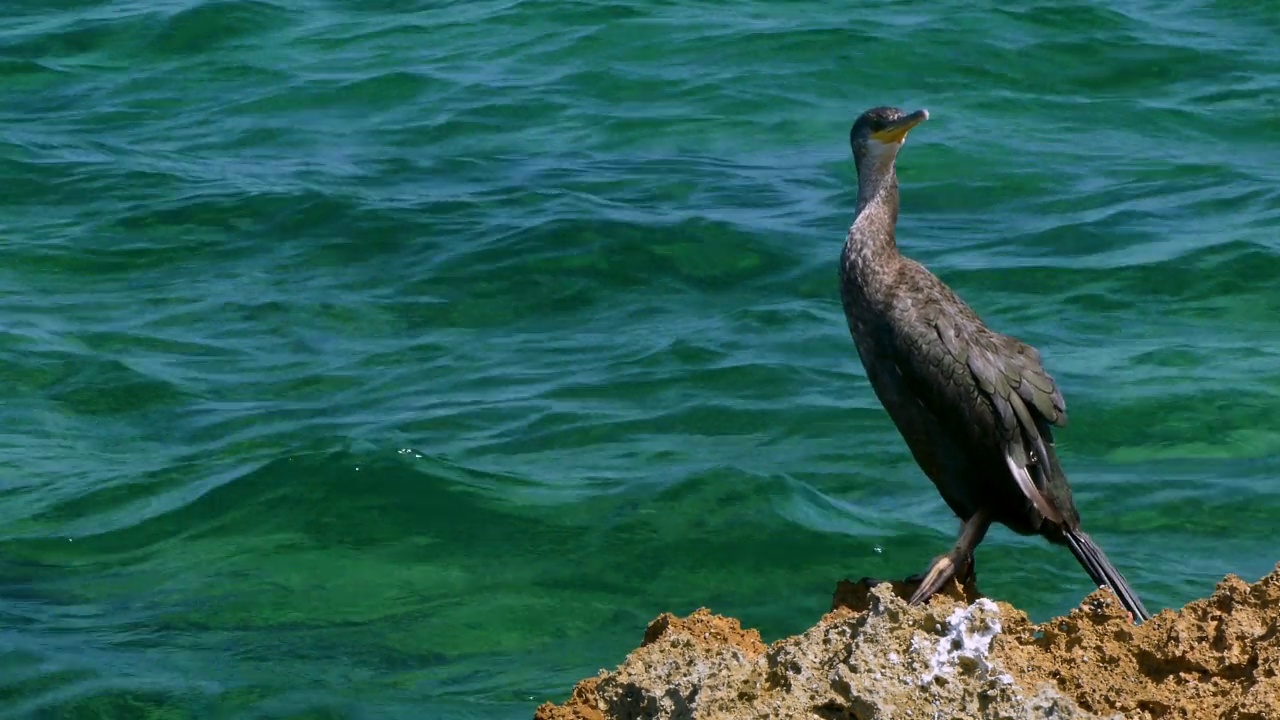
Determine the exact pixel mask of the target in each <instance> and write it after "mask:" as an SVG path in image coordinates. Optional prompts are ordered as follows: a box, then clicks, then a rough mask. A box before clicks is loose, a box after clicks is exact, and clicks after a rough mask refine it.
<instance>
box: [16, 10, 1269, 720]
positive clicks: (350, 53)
mask: <svg viewBox="0 0 1280 720" xmlns="http://www.w3.org/2000/svg"><path fill="white" fill-rule="evenodd" d="M1005 5H1006V4H1004V3H990V2H986V3H978V4H974V3H967V2H965V3H960V2H941V3H939V2H930V3H926V2H894V3H889V4H885V3H857V4H854V3H843V4H842V3H835V4H832V3H817V2H792V3H785V4H784V3H767V2H760V1H759V0H747V2H735V3H727V2H709V3H694V2H689V1H688V0H672V1H670V2H657V1H656V0H643V1H641V0H631V1H629V2H620V3H611V4H606V3H599V2H596V3H589V2H570V1H563V2H549V1H545V0H544V1H531V2H510V1H508V2H466V3H445V2H438V1H427V2H417V3H413V2H402V3H390V2H356V1H355V0H330V1H327V2H320V1H319V0H315V1H310V2H304V1H302V0H298V1H296V2H288V3H285V2H251V1H243V0H224V1H222V2H201V1H199V0H185V1H183V2H154V1H148V2H142V1H141V0H135V1H133V2H127V1H119V2H110V3H108V2H76V1H74V0H66V1H64V2H58V3H45V2H40V3H37V2H35V1H34V0H20V1H17V2H10V3H8V4H7V5H6V13H5V15H6V22H4V23H3V24H2V25H0V87H2V88H3V99H4V101H3V103H0V171H2V173H3V185H0V188H2V190H0V206H2V209H0V369H2V371H3V372H2V375H0V378H2V382H0V388H2V390H3V394H2V395H0V398H2V402H0V718H4V719H5V720H7V719H8V718H42V719H43V718H59V719H60V718H166V719H170V718H296V719H301V718H361V719H363V718H450V719H454V718H457V719H463V718H486V719H487V718H527V717H529V716H530V715H531V714H532V711H533V708H534V707H535V706H536V705H537V704H538V703H540V702H542V701H544V700H555V701H561V700H563V699H564V698H565V697H567V694H568V692H569V689H570V688H571V686H572V684H573V682H574V681H576V680H577V679H579V678H581V677H584V676H588V675H593V674H594V673H595V672H596V671H597V670H598V669H599V668H602V667H605V668H609V667H613V666H614V665H615V664H616V663H617V662H619V661H620V660H621V659H622V657H623V655H624V654H625V653H626V651H627V650H629V649H630V648H632V647H633V646H634V645H635V644H636V643H637V642H639V640H640V638H641V635H642V633H643V628H644V625H645V623H646V622H647V621H648V620H650V619H651V618H652V617H653V616H655V615H656V614H658V613H659V612H662V611H667V610H670V611H673V612H678V613H685V612H689V611H691V610H693V609H694V608H696V607H698V606H700V605H706V606H709V607H711V608H712V609H713V610H715V611H718V612H723V613H728V614H733V615H735V616H737V617H740V618H741V619H742V620H743V622H744V623H745V624H747V625H749V626H753V627H757V628H759V629H760V630H761V631H762V632H763V633H764V635H765V637H766V639H769V640H772V639H774V638H777V637H780V636H782V635H784V634H788V633H793V632H797V631H799V630H801V629H803V628H805V627H807V626H808V625H809V624H811V623H812V622H813V621H814V620H815V619H816V618H817V617H818V616H819V614H820V613H821V612H822V611H824V610H825V609H826V608H827V606H828V603H829V599H830V592H831V590H832V589H833V587H834V584H835V582H836V581H837V580H839V579H841V578H844V577H852V578H857V577H860V576H862V575H874V576H880V577H902V576H905V575H908V574H911V573H915V572H919V571H921V570H923V569H924V567H925V566H926V564H927V563H928V561H929V560H930V558H932V557H933V556H934V555H935V554H937V553H939V552H942V551H943V550H945V549H946V548H948V547H949V546H950V544H951V542H952V541H953V540H954V533H955V531H956V529H957V524H956V522H955V520H954V519H953V518H952V517H951V516H950V514H949V512H948V511H947V509H946V507H945V506H944V505H943V504H942V501H941V500H940V499H939V498H938V497H937V494H936V492H935V491H934V489H933V487H932V486H931V485H930V484H929V483H928V481H927V480H925V479H924V477H923V476H922V475H921V473H920V472H919V470H918V469H917V468H916V467H915V466H914V464H913V463H912V461H911V459H910V456H909V455H908V454H907V453H906V451H905V449H904V447H903V445H902V442H901V440H900V439H899V437H898V436H897V434H896V431H895V430H894V429H893V427H892V425H891V424H890V422H889V420H888V418H887V416H886V415H885V414H884V413H883V411H882V410H881V409H880V407H879V406H878V404H877V402H876V400H875V398H874V396H873V395H872V394H871V391H870V388H869V387H868V385H867V383H866V380H865V377H864V375H863V372H862V368H861V366H860V364H859V363H858V360H857V358H856V355H855V354H854V350H853V344H852V342H851V341H850V339H849V337H848V332H847V329H846V327H845V321H844V318H843V315H842V313H841V310H840V306H839V298H838V292H837V287H836V261H837V258H838V255H839V251H840V245H841V243H842V241H843V238H844V232H845V229H846V228H847V226H848V224H849V221H850V220H851V217H852V211H853V201H854V192H855V185H854V183H855V178H854V173H853V167H852V163H851V161H850V158H849V149H848V145H847V133H848V128H849V125H850V123H851V122H852V120H853V118H854V117H855V116H856V114H857V113H858V112H860V111H861V110H863V109H865V108H867V107H870V106H873V105H880V104H896V105H901V106H903V107H906V108H908V109H914V108H917V107H927V108H928V109H929V110H930V113H931V115H932V119H931V120H930V121H929V122H928V123H926V124H925V125H923V126H921V127H920V128H919V129H918V130H916V131H915V132H914V133H913V134H912V136H911V142H910V143H908V145H907V147H906V148H905V150H904V152H903V156H902V160H901V163H900V173H901V178H902V186H903V209H902V213H903V215H902V220H901V225H900V235H899V236H900V240H901V244H902V247H903V248H904V250H905V251H906V252H907V253H908V254H910V255H912V256H913V257H916V258H918V259H920V260H922V261H923V262H925V263H926V264H928V265H929V266H930V267H932V268H933V269H934V270H935V271H936V272H938V273H939V274H940V275H941V276H942V277H943V279H944V280H946V281H948V282H949V283H951V284H952V285H953V286H954V287H955V288H956V289H957V290H958V292H960V293H961V294H962V295H963V296H964V297H966V298H967V299H968V300H969V301H970V302H971V303H972V304H973V305H974V306H975V307H976V308H977V309H978V311H979V312H980V313H982V315H983V316H984V317H985V318H986V319H987V320H988V321H989V322H990V323H991V324H992V325H994V326H995V327H997V328H999V329H1001V330H1004V331H1007V332H1010V333H1012V334H1015V335H1018V336H1019V337H1022V338H1024V339H1026V340H1028V341H1029V342H1032V343H1033V344H1035V345H1037V346H1038V347H1039V348H1040V349H1041V351H1042V353H1043V355H1044V357H1045V360H1046V363H1047V364H1048V366H1049V368H1050V369H1051V371H1052V372H1053V373H1054V374H1055V375H1056V377H1057V378H1058V379H1059V381H1060V383H1061V385H1062V386H1063V388H1064V391H1065V393H1066V398H1067V404H1068V409H1069V411H1070V413H1071V418H1070V425H1069V426H1068V428H1067V429H1065V430H1063V431H1062V432H1061V433H1060V434H1059V440H1060V443H1061V446H1062V454H1063V456H1064V463H1065V465H1066V467H1067V470H1068V473H1069V474H1070V475H1071V477H1072V478H1073V480H1074V483H1075V487H1076V496H1077V501H1078V504H1079V505H1080V508H1081V512H1082V513H1083V515H1084V518H1085V526H1086V528H1087V529H1089V530H1090V531H1091V532H1092V534H1093V535H1094V537H1095V539H1097V540H1098V542H1099V543H1100V544H1102V545H1103V547H1105V548H1106V549H1107V551H1108V553H1109V554H1110V555H1111V557H1112V559H1113V560H1114V561H1115V562H1116V564H1117V565H1119V566H1120V567H1121V568H1122V570H1123V571H1124V572H1125V573H1126V575H1127V576H1128V578H1129V580H1130V581H1131V583H1132V584H1133V585H1134V587H1135V588H1137V589H1138V591H1139V592H1140V593H1141V594H1142V596H1143V598H1144V600H1145V601H1146V603H1147V605H1148V607H1150V608H1151V609H1152V610H1156V609H1159V608H1163V607H1170V606H1178V605H1181V604H1182V603H1184V602H1186V601H1188V600H1190V599H1192V598H1194V597H1197V596H1200V595H1203V594H1205V593H1207V592H1209V591H1210V590H1211V588H1212V586H1213V584H1214V583H1215V582H1216V581H1217V580H1218V579H1220V578H1221V576H1222V575H1224V574H1226V573H1238V574H1240V575H1242V576H1243V577H1245V578H1246V579H1249V580H1253V579H1255V578H1257V577H1258V576H1260V575H1262V574H1264V573H1265V572H1267V571H1268V570H1269V569H1270V568H1271V567H1273V566H1274V564H1275V563H1276V561H1277V560H1280V553H1278V551H1277V550H1276V547H1277V544H1276V539H1277V531H1276V527H1275V519H1276V517H1277V516H1280V487H1278V486H1277V482H1276V478H1277V476H1278V475H1280V459H1278V458H1280V286H1278V285H1277V278H1280V182H1278V181H1280V112H1278V110H1280V102H1278V101H1277V98H1280V44H1278V43H1277V42H1276V41H1275V38H1276V37H1280V5H1276V4H1274V3H1257V2H1248V3H1246V2H1235V1H1232V0H1221V1H1219V2H1210V1H1205V2H1195V1H1192V2H1178V3H1172V4H1170V3H1165V2H1154V0H1152V1H1151V2H1138V1H1128V2H1110V3H1087V2H1081V1H1079V0H1075V1H1066V0H1064V1H1060V2H1042V3H1039V4H1034V5H1028V6H1026V9H1024V10H1009V9H1007V8H1006V7H1005ZM979 571H980V575H979V578H980V585H981V587H982V589H983V590H984V591H985V592H987V593H989V594H991V595H994V596H996V597H999V598H1002V599H1005V600H1009V601H1011V602H1014V603H1016V604H1018V605H1019V606H1021V607H1024V608H1026V609H1027V610H1028V611H1029V612H1030V613H1031V614H1032V615H1033V617H1035V618H1037V619H1043V618H1046V617H1049V616H1050V615H1051V614H1053V613H1061V612H1064V611H1066V610H1068V609H1069V608H1070V607H1072V606H1073V604H1074V603H1076V602H1078V600H1079V599H1080V598H1081V597H1082V596H1083V595H1084V594H1085V593H1087V592H1088V591H1089V581H1088V579H1087V577H1086V576H1085V574H1084V572H1083V571H1082V570H1081V569H1080V568H1079V567H1078V566H1077V565H1076V564H1075V562H1074V561H1073V560H1072V559H1071V557H1070V554H1069V553H1067V552H1066V551H1065V550H1063V549H1061V548H1054V547H1050V546H1048V545H1047V544H1045V543H1044V542H1042V541H1039V540H1036V539H1032V538H1021V537H1017V536H1014V535H1012V534H1011V533H1009V532H1008V531H1005V530H995V531H993V532H992V534H991V535H989V536H988V538H987V540H986V541H985V543H984V544H983V546H982V548H981V550H980V551H979Z"/></svg>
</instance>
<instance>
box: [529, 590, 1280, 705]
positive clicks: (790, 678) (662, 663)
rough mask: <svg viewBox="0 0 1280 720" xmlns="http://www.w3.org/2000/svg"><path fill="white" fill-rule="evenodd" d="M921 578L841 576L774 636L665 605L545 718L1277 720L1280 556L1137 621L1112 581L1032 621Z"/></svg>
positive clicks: (700, 612) (702, 611)
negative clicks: (813, 617)
mask: <svg viewBox="0 0 1280 720" xmlns="http://www.w3.org/2000/svg"><path fill="white" fill-rule="evenodd" d="M911 589H912V588H911V586H910V585H908V584H905V583H893V584H892V585H890V584H889V583H884V584H880V585H876V586H872V585H871V584H870V583H868V582H865V581H863V582H858V583H850V582H847V581H846V582H842V583H840V584H839V585H838V586H837V588H836V593H835V595H834V597H833V602H832V610H831V612H829V613H827V614H826V615H825V616H823V617H822V618H821V619H820V620H819V621H818V622H817V624H816V625H814V626H813V627H812V628H810V629H809V630H807V631H806V632H804V633H802V634H800V635H796V636H794V637H789V638H783V639H781V640H778V641H777V642H775V643H773V644H772V645H768V646H766V645H765V644H764V643H762V642H761V640H760V635H759V634H758V633H757V632H756V631H754V630H744V629H743V628H742V627H741V626H740V624H739V623H738V621H737V620H734V619H732V618H725V617H722V616H719V615H715V614H713V613H711V612H710V611H708V610H706V609H705V608H704V609H700V610H698V611H697V612H694V613H693V614H692V615H690V616H688V617H685V618H678V617H674V616H672V615H670V614H665V613H664V614H663V615H661V616H659V617H658V618H657V619H656V620H654V621H653V623H651V624H650V626H649V628H648V629H647V630H646V632H645V635H644V640H643V642H642V644H641V645H640V647H638V648H637V649H635V650H634V651H632V652H631V654H630V655H628V656H627V658H626V659H625V660H624V661H623V663H622V664H621V665H620V666H618V668H617V669H616V670H614V671H613V672H603V671H602V672H601V673H600V675H599V677H594V678H588V679H586V680H583V681H582V682H580V683H578V685H577V687H575V688H574V690H573V692H572V695H571V696H570V698H569V699H568V701H567V702H565V703H564V704H563V705H553V704H551V703H546V704H544V705H542V706H541V707H539V708H538V709H537V712H536V713H535V719H536V720H641V719H644V720H666V719H673V720H676V719H678V720H727V719H728V718H776V719H778V720H783V719H787V718H805V719H806V720H813V719H817V720H837V719H839V720H854V719H857V720H872V719H875V720H887V719H888V718H908V719H921V720H933V719H934V718H993V719H995V718H1010V719H1013V718H1017V719H1018V720H1022V719H1023V718H1028V719H1038V718H1044V719H1046V720H1047V719H1048V718H1056V719H1060V720H1067V719H1071V718H1081V719H1084V718H1124V719H1125V720H1209V719H1210V718H1212V719H1214V720H1217V719H1219V718H1223V719H1226V720H1280V566H1277V568H1276V570H1275V571H1273V572H1272V573H1271V574H1269V575H1267V576H1266V577H1264V578H1262V579H1261V580H1259V581H1258V582H1257V583H1254V584H1253V585H1249V584H1248V583H1246V582H1244V581H1243V580H1241V579H1240V578H1237V577H1235V576H1227V578H1226V579H1225V580H1223V581H1222V583H1220V584H1219V585H1218V587H1217V589H1216V590H1215V592H1214V593H1213V594H1212V595H1211V596H1210V597H1208V598H1204V599H1201V600H1196V601H1194V602H1191V603H1188V604H1187V605H1186V606H1185V607H1183V608H1181V609H1179V610H1165V611H1162V612H1161V613H1159V614H1158V615H1157V616H1156V617H1155V618H1153V619H1152V620H1150V621H1149V622H1147V623H1145V624H1143V625H1141V626H1134V625H1133V624H1132V623H1131V622H1130V618H1129V617H1128V615H1127V614H1126V613H1125V612H1124V610H1123V609H1122V608H1121V607H1120V605H1119V603H1118V602H1116V600H1115V596H1114V595H1112V594H1111V593H1110V591H1104V590H1098V591H1095V592H1094V593H1092V594H1090V595H1089V596H1088V597H1087V598H1085V600H1084V602H1083V603H1082V604H1081V606H1080V607H1078V608H1076V609H1075V610H1073V611H1072V612H1071V613H1069V614H1068V615H1067V616H1065V617H1060V618H1054V619H1052V620H1049V621H1048V622H1045V623H1042V624H1039V625H1037V624H1034V623H1032V622H1030V620H1028V618H1027V616H1026V614H1025V613H1023V612H1022V611H1020V610H1018V609H1016V608H1014V607H1012V606H1010V605H1008V604H1006V603H1002V602H992V601H991V600H989V599H986V598H982V597H981V595H980V594H979V593H978V592H977V590H976V589H975V588H973V587H972V586H966V587H963V588H961V587H959V586H954V585H953V586H952V587H951V588H949V590H948V591H947V593H945V594H941V595H939V596H937V597H935V598H934V599H933V600H932V601H930V603H928V605H927V606H925V607H908V606H907V604H906V602H905V601H904V600H903V597H905V596H907V595H908V594H909V592H910V590H911Z"/></svg>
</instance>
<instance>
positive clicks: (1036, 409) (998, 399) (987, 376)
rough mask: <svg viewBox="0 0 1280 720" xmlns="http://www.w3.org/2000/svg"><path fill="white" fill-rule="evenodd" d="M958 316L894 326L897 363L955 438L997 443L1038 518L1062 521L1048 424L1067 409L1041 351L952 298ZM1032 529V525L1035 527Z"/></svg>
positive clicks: (942, 314) (942, 312) (924, 317)
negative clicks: (1052, 484) (983, 320)
mask: <svg viewBox="0 0 1280 720" xmlns="http://www.w3.org/2000/svg"><path fill="white" fill-rule="evenodd" d="M954 303H955V304H956V310H957V311H956V312H948V311H947V310H946V309H942V308H945V307H946V306H947V305H946V304H933V303H931V304H930V306H931V307H933V308H934V309H935V311H933V312H928V313H907V314H905V315H907V316H908V317H911V318H912V320H911V321H910V322H907V323H898V324H895V326H894V327H893V330H892V332H891V333H890V334H891V335H892V339H891V341H890V344H891V346H892V347H893V349H894V354H895V360H896V364H897V365H898V367H899V371H900V372H901V373H902V375H903V378H904V379H905V380H906V381H907V382H908V383H909V385H910V386H911V388H912V390H913V391H914V394H915V396H916V397H918V398H919V399H920V402H921V403H923V404H924V405H925V407H927V408H928V409H929V411H930V412H932V413H933V415H934V416H935V417H936V418H938V420H939V421H940V422H941V423H942V424H943V426H944V427H946V428H947V429H948V430H950V431H951V432H952V433H954V434H955V435H956V436H958V437H966V438H968V439H969V440H970V442H972V443H974V444H975V445H978V446H981V445H985V444H988V443H990V442H991V441H992V439H993V436H994V437H995V438H998V439H999V445H1000V447H1001V449H1002V450H1003V453H1004V456H1005V458H1004V459H1005V463H1006V465H1007V466H1008V467H1009V471H1010V473H1011V474H1012V475H1013V479H1014V481H1015V482H1016V483H1017V485H1018V488H1019V489H1020V490H1021V491H1022V493H1023V495H1025V496H1026V498H1027V500H1028V501H1029V502H1030V503H1031V505H1032V507H1033V508H1034V509H1035V510H1036V512H1037V513H1038V514H1039V515H1040V516H1041V517H1043V518H1046V519H1049V520H1052V521H1054V522H1056V523H1059V524H1061V523H1063V521H1064V518H1063V513H1062V510H1063V509H1062V508H1060V507H1059V506H1058V503H1057V502H1055V500H1056V492H1055V489H1054V488H1051V487H1050V480H1051V478H1053V477H1054V476H1055V474H1057V473H1060V472H1061V470H1060V469H1059V468H1058V467H1057V459H1056V457H1055V456H1054V455H1052V454H1051V451H1050V447H1051V446H1052V444H1053V436H1052V432H1051V429H1050V427H1049V425H1050V424H1053V425H1059V426H1061V425H1065V424H1066V419H1067V414H1066V403H1065V401H1064V400H1063V397H1062V393H1061V391H1059V390H1058V388H1057V386H1056V384H1055V383H1054V381H1053V378H1052V376H1050V375H1049V373H1048V372H1047V371H1046V370H1045V369H1044V366H1043V365H1042V364H1041V361H1040V353H1039V352H1038V351H1037V350H1036V349H1035V348H1033V347H1031V346H1029V345H1026V344H1024V343H1022V342H1020V341H1018V340H1016V339H1014V338H1011V337H1008V336H1005V335H1000V334H998V333H995V332H992V331H991V330H989V329H987V328H986V327H985V326H984V325H983V324H982V323H981V321H980V320H979V319H978V318H977V316H976V315H973V314H972V311H969V310H968V308H967V306H963V303H962V302H961V301H960V300H959V299H958V298H956V299H955V301H954ZM1036 524H1038V523H1036Z"/></svg>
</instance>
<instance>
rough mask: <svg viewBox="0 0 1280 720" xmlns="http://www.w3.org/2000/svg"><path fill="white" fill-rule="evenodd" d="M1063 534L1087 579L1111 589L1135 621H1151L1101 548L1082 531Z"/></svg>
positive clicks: (1131, 589)
mask: <svg viewBox="0 0 1280 720" xmlns="http://www.w3.org/2000/svg"><path fill="white" fill-rule="evenodd" d="M1064 534H1065V535H1066V539H1067V547H1069V548H1071V554H1072V555H1075V556H1076V560H1078V561H1080V564H1081V565H1082V566H1084V569H1085V572H1087V573H1089V577H1091V578H1093V581H1094V582H1095V583H1097V584H1098V585H1106V586H1107V587H1109V588H1111V590H1112V591H1113V592H1115V594H1116V596H1117V597H1119V598H1120V604H1121V605H1124V608H1125V610H1128V611H1129V612H1131V613H1133V617H1134V619H1135V620H1136V621H1138V622H1144V621H1146V620H1150V619H1151V613H1149V612H1147V609H1146V608H1145V607H1143V605H1142V601H1141V600H1139V599H1138V594H1137V593H1135V592H1134V591H1133V588H1131V587H1129V583H1128V582H1127V581H1126V580H1125V579H1124V576H1123V575H1121V574H1120V571H1119V570H1117V569H1116V566H1115V565H1112V564H1111V561H1110V560H1108V559H1107V554H1106V553H1104V552H1102V548H1100V547H1098V544H1097V543H1095V542H1094V541H1093V538H1091V537H1089V535H1088V534H1087V533H1085V532H1084V531H1083V530H1067V531H1066V532H1065V533H1064Z"/></svg>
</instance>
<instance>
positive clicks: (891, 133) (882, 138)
mask: <svg viewBox="0 0 1280 720" xmlns="http://www.w3.org/2000/svg"><path fill="white" fill-rule="evenodd" d="M928 119H929V111H928V110H917V111H915V112H913V113H911V114H910V115H904V116H902V117H901V118H899V119H898V120H896V121H894V122H893V123H891V124H890V125H889V127H887V128H885V129H883V130H881V131H879V132H874V133H871V137H873V138H875V139H876V140H878V141H879V142H882V143H900V142H902V141H903V140H905V139H906V138H907V132H908V131H910V130H911V128H913V127H915V126H917V125H919V124H920V123H922V122H924V121H925V120H928Z"/></svg>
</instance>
